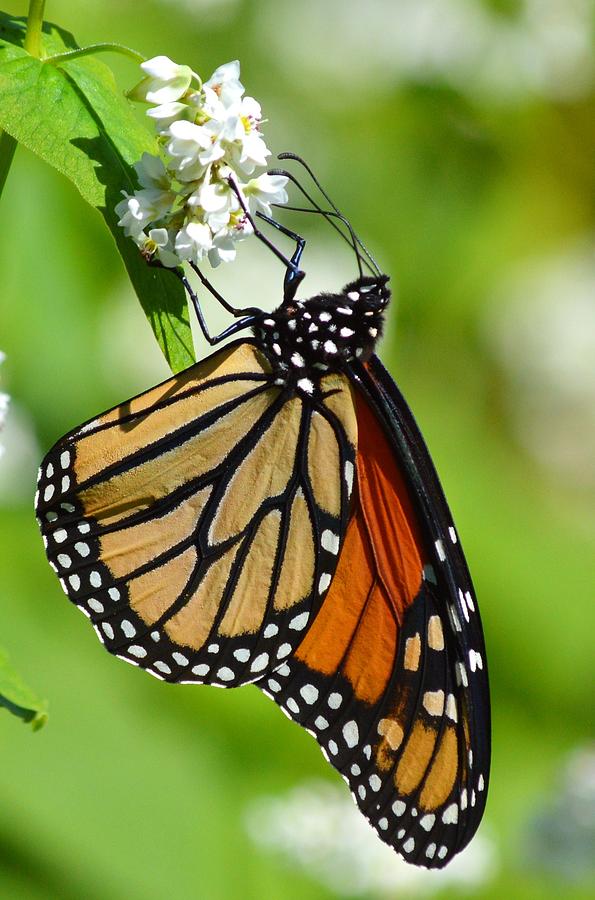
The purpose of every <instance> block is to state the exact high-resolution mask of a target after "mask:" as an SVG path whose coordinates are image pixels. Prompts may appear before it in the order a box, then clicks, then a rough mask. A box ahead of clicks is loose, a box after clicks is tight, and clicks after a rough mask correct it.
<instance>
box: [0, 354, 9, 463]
mask: <svg viewBox="0 0 595 900" xmlns="http://www.w3.org/2000/svg"><path fill="white" fill-rule="evenodd" d="M5 358H6V357H5V356H4V353H2V351H1V350H0V363H2V362H4V359H5ZM7 412H8V394H3V393H2V391H0V430H1V429H2V426H3V425H4V420H5V419H6V413H7ZM3 453H4V447H3V446H2V445H1V444H0V456H2V454H3Z"/></svg>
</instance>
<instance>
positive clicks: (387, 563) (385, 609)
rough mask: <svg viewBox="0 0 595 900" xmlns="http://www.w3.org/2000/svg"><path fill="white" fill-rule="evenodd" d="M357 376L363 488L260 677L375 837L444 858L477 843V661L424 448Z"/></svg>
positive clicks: (484, 758)
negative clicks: (338, 549) (284, 649)
mask: <svg viewBox="0 0 595 900" xmlns="http://www.w3.org/2000/svg"><path fill="white" fill-rule="evenodd" d="M359 374H360V385H361V388H360V390H358V392H357V400H356V406H357V418H358V455H357V490H356V491H355V493H354V502H355V509H354V512H353V515H352V518H351V520H350V523H349V526H348V529H347V534H346V537H345V543H344V546H343V550H342V554H341V558H340V560H339V565H338V567H337V571H336V573H335V577H334V580H333V583H332V586H331V588H330V590H329V592H328V594H327V596H326V598H325V600H324V602H323V605H322V608H321V609H320V611H319V612H318V614H317V616H316V618H315V619H314V620H313V621H312V623H311V624H310V626H309V628H308V631H307V633H306V634H305V636H304V639H303V641H302V643H301V644H300V646H299V647H298V648H297V650H296V652H295V653H294V654H293V655H292V656H291V657H289V658H288V659H287V660H286V661H285V663H284V664H283V666H282V667H281V668H279V669H277V671H276V672H274V673H273V674H272V675H270V676H269V677H268V678H266V679H263V680H262V681H261V682H259V683H258V686H259V687H261V688H262V689H263V690H264V691H265V692H266V693H267V694H268V695H269V696H271V697H272V698H273V699H274V700H275V701H276V702H277V703H279V704H280V705H281V707H282V708H283V710H284V711H285V712H286V713H287V714H288V715H289V716H290V717H291V718H293V719H295V720H296V721H297V722H299V723H300V724H301V725H303V726H304V727H305V728H307V729H308V730H309V731H310V732H311V733H312V734H313V735H314V737H316V739H317V740H318V742H319V743H320V745H321V747H322V750H323V753H324V755H325V756H326V758H327V759H328V760H329V761H330V762H331V763H332V765H333V766H335V768H337V769H338V770H339V771H340V772H341V774H342V775H343V777H344V778H345V780H346V781H347V782H348V784H349V786H350V789H351V791H352V793H353V796H354V799H355V801H356V803H357V804H358V806H359V807H360V809H361V810H362V812H363V813H364V815H366V817H367V818H368V819H369V821H370V822H371V824H372V825H373V826H374V827H375V828H376V830H377V832H378V834H379V835H380V837H381V838H382V840H384V841H385V842H387V843H388V844H390V845H391V846H393V847H394V848H395V849H396V850H397V851H398V852H400V853H402V854H403V856H404V857H405V858H406V859H408V860H409V861H410V862H416V863H417V864H419V865H424V866H428V867H440V866H443V865H445V864H446V863H447V862H448V861H449V860H450V859H451V858H452V856H453V855H454V854H455V853H457V852H458V851H459V850H460V849H462V847H463V846H464V845H465V844H466V843H467V842H468V840H469V839H470V838H471V836H472V834H473V833H474V831H475V829H476V827H477V824H478V822H479V819H480V818H481V812H482V810H483V806H484V803H485V789H486V787H487V767H488V760H489V755H487V754H486V751H485V748H484V745H483V743H482V742H483V741H484V732H483V731H480V733H479V734H478V731H477V729H478V728H480V729H483V728H484V727H485V723H478V721H477V719H474V708H475V705H476V704H477V703H478V702H479V701H480V699H481V697H480V696H479V695H480V694H482V693H483V687H484V685H483V681H484V680H485V670H484V669H479V668H478V667H477V666H476V667H475V670H474V671H473V673H471V672H468V671H467V668H465V669H462V668H461V666H462V665H463V662H464V660H463V656H464V653H465V652H466V650H465V648H464V646H463V644H462V643H461V635H462V634H465V627H466V625H467V621H466V619H465V618H464V616H463V617H462V619H461V622H459V625H460V626H461V630H460V631H457V628H456V624H455V623H456V622H458V619H455V618H454V614H453V606H454V609H455V610H456V609H457V605H456V597H457V596H458V594H455V592H454V588H453V587H452V586H451V576H450V575H446V574H445V572H444V571H443V569H444V565H443V566H442V569H440V568H439V566H440V564H441V563H442V564H443V563H444V560H442V556H445V555H446V554H445V552H443V547H442V545H441V544H438V546H437V545H436V541H437V540H439V539H438V537H436V535H435V534H434V533H433V532H432V531H431V530H430V531H429V530H428V527H427V524H426V519H427V517H428V515H430V513H431V510H429V509H428V508H427V506H426V505H425V503H426V501H425V500H424V501H423V502H422V501H421V500H420V497H419V495H418V492H417V488H416V482H415V476H416V472H419V471H420V465H421V463H422V462H423V465H424V471H423V477H424V479H426V481H427V478H428V477H429V476H428V471H429V470H428V471H426V468H427V466H430V467H431V462H430V461H429V456H427V451H425V446H424V445H423V443H422V442H421V438H419V442H418V441H417V438H418V435H419V433H418V432H417V429H416V428H415V425H414V423H413V420H412V419H411V420H410V421H409V420H408V421H407V434H406V435H405V436H404V438H403V440H404V441H406V445H404V444H400V443H398V442H397V439H396V437H395V436H394V431H395V430H396V429H397V428H399V427H401V426H400V423H399V421H397V418H396V414H397V412H398V411H399V410H400V408H401V404H403V405H404V401H403V400H402V398H400V399H399V398H397V399H395V397H396V395H391V398H392V399H391V398H389V397H388V396H387V397H385V396H384V395H383V393H382V392H381V388H380V386H379V385H377V383H376V380H375V378H374V374H373V370H372V371H371V372H370V371H368V370H367V369H364V368H363V367H361V369H360V373H359ZM385 378H386V379H388V378H389V376H388V375H385ZM386 383H387V382H385V383H383V390H387V388H386ZM395 390H396V388H395ZM389 404H392V405H389ZM383 410H385V411H386V416H385V415H383ZM409 415H410V414H409ZM413 428H415V431H413V430H412V429H413ZM414 449H415V452H416V453H418V454H419V455H420V457H421V458H420V459H417V458H415V457H414V456H413V450H414ZM431 472H432V473H433V467H431ZM433 477H434V478H435V477H436V476H435V474H434V475H433ZM430 484H431V485H432V482H430ZM436 484H437V481H436ZM439 490H440V489H439V486H438V487H437V489H436V491H435V492H434V493H433V495H432V497H431V502H432V503H434V504H437V505H439V507H440V510H439V515H440V521H441V525H440V527H442V525H443V524H444V523H442V518H444V520H445V521H446V519H448V521H449V522H450V517H449V514H448V509H447V507H446V503H445V501H444V500H443V497H442V494H441V492H440V494H438V493H437V491H439ZM436 515H438V513H436ZM446 527H447V528H448V526H446ZM447 534H448V531H447ZM451 544H452V542H451ZM453 546H454V545H453ZM439 550H440V552H439ZM458 553H460V550H459V549H458ZM461 557H462V554H461ZM456 559H457V560H458V556H457V557H456ZM464 573H466V567H464V560H463V563H462V564H461V563H460V560H459V562H458V563H457V576H456V577H457V578H458V583H459V587H460V589H461V590H462V592H463V597H465V594H466V593H468V594H469V596H472V595H471V593H470V591H471V590H472V589H471V585H470V581H469V579H468V575H467V576H466V578H463V575H464ZM453 577H454V576H453ZM457 590H458V588H457ZM471 602H472V603H473V600H472V601H471ZM466 608H467V607H466ZM456 614H457V615H458V613H456ZM461 616H462V613H461ZM478 627H480V626H478ZM482 646H483V645H482ZM467 655H468V652H467ZM472 674H473V675H477V677H478V685H477V691H476V692H475V694H474V691H473V689H472V690H470V688H469V685H470V683H471V682H470V678H471V675H472ZM478 692H479V693H478ZM474 757H475V758H474Z"/></svg>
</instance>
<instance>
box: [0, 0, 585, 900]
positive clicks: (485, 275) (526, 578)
mask: <svg viewBox="0 0 595 900" xmlns="http://www.w3.org/2000/svg"><path fill="white" fill-rule="evenodd" d="M5 9H6V11H8V12H11V13H15V14H24V13H25V12H26V9H25V4H24V3H16V2H15V3H8V4H5ZM46 17H47V18H48V19H50V20H52V21H54V22H56V23H57V24H59V25H61V26H63V27H65V28H67V29H69V30H71V31H72V32H73V33H74V34H75V36H76V38H77V40H78V42H79V43H80V44H81V45H84V44H88V43H92V42H96V41H102V40H103V41H120V42H122V43H124V44H127V45H129V46H132V47H134V48H135V49H137V50H139V51H141V52H142V53H144V54H145V55H146V56H147V57H149V56H153V55H156V54H161V53H164V54H167V55H169V56H170V57H172V58H173V59H175V60H176V61H179V62H184V63H188V64H190V65H192V66H193V68H195V69H196V70H197V71H198V72H200V73H201V74H202V75H203V77H208V76H209V75H210V73H211V71H212V70H213V69H214V68H215V67H216V66H218V65H219V64H221V63H222V62H226V61H228V60H231V59H234V58H239V59H240V60H241V63H242V80H243V82H244V84H245V85H246V87H247V93H248V94H252V95H254V96H256V97H257V98H258V99H259V100H260V101H261V102H262V104H263V107H264V112H265V115H266V117H267V118H268V119H269V120H270V121H269V123H268V124H267V126H266V138H267V142H268V144H269V146H270V147H271V148H272V149H273V150H274V151H281V150H285V149H292V150H294V151H296V152H299V153H301V154H302V155H304V156H305V157H306V158H307V159H308V161H309V162H310V163H311V165H312V166H313V167H314V169H315V170H316V172H317V173H318V174H319V176H320V178H321V179H322V181H323V182H324V183H325V184H326V185H327V186H328V188H329V190H330V192H331V194H332V196H333V197H334V199H335V200H336V202H337V203H338V204H339V205H340V206H341V208H342V209H343V211H344V212H345V213H346V214H347V215H348V216H349V217H350V219H351V221H352V222H353V224H354V226H355V227H356V229H357V230H358V232H359V233H360V235H361V236H362V237H363V239H364V240H365V241H366V242H367V243H368V244H369V245H370V247H371V248H372V250H373V251H374V253H375V254H376V255H377V257H378V258H379V261H380V263H381V265H382V267H383V268H384V269H385V270H386V271H388V272H389V273H390V274H391V276H392V279H393V287H394V290H395V296H396V302H395V304H394V305H393V307H392V310H391V320H390V323H389V328H388V333H387V336H386V338H385V340H384V343H383V346H382V349H381V355H382V357H383V359H384V361H385V362H386V364H387V365H388V366H389V368H390V370H391V371H392V373H393V375H394V376H395V378H396V380H397V381H398V383H399V384H400V386H401V388H402V389H403V391H404V393H405V395H406V396H407V398H408V400H409V402H410V404H411V406H412V408H413V410H414V412H415V414H416V416H417V418H418V421H419V423H420V425H421V427H422V430H423V432H424V434H425V436H426V438H427V440H428V443H429V446H430V448H431V450H432V454H433V457H434V460H435V462H436V465H437V467H438V470H439V472H440V474H441V477H442V480H443V483H444V487H445V490H446V493H447V496H448V497H449V500H450V503H451V506H452V509H453V513H454V516H455V521H456V523H457V527H458V530H459V533H460V535H461V538H462V541H463V543H464V546H465V549H466V553H467V556H468V561H469V565H470V568H471V571H472V573H473V577H474V580H475V584H476V588H477V593H478V595H479V599H480V604H481V611H482V616H483V622H484V628H485V632H486V642H487V646H488V652H489V664H490V671H491V681H492V691H493V712H494V765H493V777H492V783H491V790H490V797H489V802H488V808H487V813H486V817H485V824H484V825H483V826H482V829H481V832H480V835H479V837H478V841H480V842H481V844H478V846H481V848H482V853H481V854H480V855H479V856H478V855H477V854H476V855H475V856H473V855H472V854H471V852H470V853H469V856H468V857H467V859H468V862H465V857H463V858H462V860H461V863H460V866H459V869H460V875H458V876H457V877H456V878H455V877H454V876H452V877H451V878H450V879H449V878H447V877H446V876H444V877H442V876H438V877H436V878H434V879H428V878H425V877H424V876H423V875H421V876H419V877H418V876H417V874H415V876H413V875H411V874H410V873H409V874H408V870H406V869H405V868H403V869H401V872H402V873H403V874H402V880H401V881H399V877H400V876H399V875H398V874H397V875H396V876H395V881H394V883H393V882H391V881H390V879H388V882H387V883H386V884H384V885H383V882H382V879H381V878H380V879H379V878H377V877H376V874H377V873H375V870H374V863H373V861H374V860H375V858H376V857H375V856H374V850H375V848H374V847H373V846H372V844H370V845H369V847H370V848H371V849H369V851H368V850H366V847H365V846H364V844H365V841H364V842H363V843H362V848H361V853H362V859H361V861H358V860H359V858H358V859H355V863H354V864H355V865H360V863H361V867H362V869H361V870H362V872H364V873H367V874H366V875H365V877H364V876H362V878H361V879H360V880H359V882H357V880H356V881H354V887H352V888H351V889H349V888H348V887H346V886H345V885H343V886H341V885H340V884H337V883H334V882H333V879H332V878H329V877H324V873H322V874H321V869H324V865H323V866H322V867H321V866H320V865H319V866H318V868H317V867H316V866H313V865H311V864H310V863H311V859H309V857H308V854H307V853H305V852H298V850H299V848H298V849H295V852H294V851H293V850H292V841H293V840H295V843H296V846H297V845H299V841H300V833H301V832H303V831H304V830H307V829H308V827H309V826H310V824H312V823H311V818H312V817H313V816H315V815H319V814H317V813H315V811H313V810H311V809H309V807H307V805H306V807H304V810H303V811H302V812H303V815H302V821H301V822H299V823H298V824H297V825H296V827H295V832H294V833H293V837H292V833H291V830H290V832H289V837H287V835H286V836H285V838H284V839H283V840H281V839H280V840H279V841H276V839H275V836H274V834H272V835H271V834H269V837H268V838H266V839H265V838H263V837H262V836H261V838H259V836H258V834H256V835H255V834H254V831H255V828H254V825H253V824H252V826H251V827H249V826H247V824H246V822H247V821H248V822H252V823H254V817H255V815H256V820H257V822H258V815H259V814H260V813H258V815H257V814H256V813H255V812H254V811H255V810H258V809H261V807H262V804H263V803H264V802H265V801H263V799H262V798H263V797H266V796H269V795H270V796H272V797H275V798H276V800H275V802H276V803H278V804H279V803H280V804H281V808H283V803H284V802H286V803H287V816H286V821H287V823H288V827H289V828H290V826H291V822H292V821H293V820H292V816H293V815H294V812H295V810H294V811H293V812H292V811H291V804H290V803H289V800H287V797H288V794H289V792H291V791H292V790H295V789H296V787H297V788H299V787H300V785H302V784H304V783H305V782H309V781H311V780H312V779H324V780H325V781H326V782H329V783H332V784H338V786H339V789H341V791H342V793H344V794H345V796H347V797H348V793H347V791H346V789H344V786H343V785H342V782H340V780H339V779H338V776H336V773H333V772H332V770H331V769H330V767H329V766H328V765H327V764H326V763H325V762H324V760H323V758H322V756H321V754H320V752H319V750H318V748H317V745H316V744H315V742H314V741H313V740H312V738H311V737H310V736H309V735H308V734H306V733H305V732H302V731H301V730H300V729H299V728H297V727H295V726H294V725H292V724H291V723H290V722H288V721H287V720H286V719H285V718H284V717H283V716H282V715H281V714H280V712H279V710H278V709H277V708H276V707H275V706H274V705H273V704H272V703H270V701H268V700H267V699H266V698H265V697H264V696H261V695H260V694H259V692H258V691H257V690H256V689H254V688H244V689H241V690H238V691H217V690H214V689H209V688H196V689H192V688H190V687H173V686H168V685H165V684H162V683H159V682H157V681H155V680H153V679H151V678H147V677H146V675H144V674H143V673H141V672H139V671H138V670H135V669H133V668H131V667H129V666H125V665H124V664H121V663H120V662H119V661H117V660H115V659H113V658H111V657H109V656H108V654H106V653H105V652H104V651H103V649H102V648H101V646H100V645H99V642H98V641H97V640H96V639H95V637H94V635H93V633H92V632H91V630H90V629H89V626H88V624H87V622H86V620H85V619H84V618H83V617H82V616H80V615H79V614H78V613H77V612H76V610H75V609H74V608H73V607H71V606H70V604H68V603H67V602H66V601H65V598H64V597H63V595H62V593H61V590H60V587H59V585H58V583H57V580H56V579H55V577H54V575H53V573H52V572H51V570H50V568H49V566H48V565H47V563H46V561H45V556H44V553H43V547H42V544H41V540H40V538H39V534H38V532H37V527H36V524H35V520H34V516H33V510H32V501H33V494H34V490H35V469H36V466H37V464H38V462H39V461H40V459H41V456H42V453H43V452H44V451H45V450H47V449H48V448H49V446H50V445H51V444H52V443H53V442H54V440H55V439H57V438H58V437H59V436H60V435H61V434H62V433H63V432H64V431H65V430H67V429H70V428H71V427H73V426H74V425H76V424H78V423H79V422H81V421H83V420H85V419H87V418H89V417H90V416H93V415H95V414H96V413H97V412H98V411H100V410H102V409H104V408H106V407H108V406H110V405H112V404H115V403H117V402H120V401H122V400H123V399H125V398H127V397H128V396H130V395H131V394H133V393H135V392H138V391H140V390H142V389H144V388H146V387H149V386H150V385H151V384H153V383H155V382H156V381H158V380H160V379H161V378H163V377H165V375H166V374H167V371H166V368H165V364H164V362H163V360H162V359H161V357H160V354H159V351H158V349H157V346H156V344H155V343H154V341H153V339H152V337H151V333H150V330H149V327H148V325H147V324H146V321H145V319H144V317H143V315H142V313H141V311H140V307H139V305H138V303H137V301H136V299H135V297H134V295H133V293H132V290H131V288H130V286H129V284H128V283H127V280H126V277H125V274H124V271H123V267H122V265H121V263H120V261H119V258H118V257H117V254H116V252H115V248H114V246H113V244H112V240H111V238H110V236H109V234H108V233H107V231H106V230H105V228H104V225H103V223H102V221H101V220H100V218H99V216H98V215H97V214H96V213H94V212H93V211H92V210H90V209H89V208H88V207H87V206H86V205H85V204H84V203H83V201H82V200H81V199H80V197H79V196H78V195H77V193H76V192H75V190H74V188H73V187H72V186H71V185H70V184H69V183H68V182H66V180H65V179H63V178H61V177H60V176H58V175H57V174H56V173H55V172H54V171H52V170H50V169H49V168H47V167H46V166H44V165H43V164H41V163H40V162H39V161H38V160H37V159H36V158H35V157H34V156H32V155H31V154H30V153H28V152H26V151H25V150H23V149H22V148H19V149H18V151H17V154H16V157H15V162H14V165H13V168H12V170H11V172H10V175H9V179H8V182H7V186H6V189H5V192H4V195H3V196H2V201H1V211H2V237H1V239H0V272H1V288H0V291H1V305H0V349H2V350H3V351H4V352H5V353H6V354H7V360H6V362H5V363H4V365H3V366H2V372H1V376H2V387H3V389H4V390H7V391H8V392H9V393H10V394H11V396H12V410H11V414H10V417H9V420H8V423H7V428H6V431H5V434H4V436H3V438H2V443H4V444H5V446H6V453H5V456H4V458H3V460H2V461H0V593H1V602H0V635H1V641H2V644H3V645H4V646H5V647H6V649H7V650H9V652H10V653H11V656H12V658H13V661H15V662H16V663H17V664H18V667H19V668H20V670H21V672H22V673H23V675H24V676H25V677H26V678H27V680H28V681H29V682H30V683H31V684H32V685H34V686H35V687H36V688H37V689H38V691H39V693H41V694H42V695H43V696H44V697H46V698H48V700H49V703H50V721H49V724H48V726H47V727H46V728H45V729H44V730H42V731H41V732H39V733H36V734H33V733H32V732H31V730H30V729H29V728H28V727H26V726H23V725H22V724H20V723H19V722H18V721H17V720H16V719H13V718H12V717H11V716H9V715H8V713H1V714H0V732H1V747H2V749H1V751H0V752H1V755H0V759H1V761H2V764H1V765H0V897H2V898H4V897H7V898H12V897H18V898H27V900H29V898H30V900H49V898H52V900H53V898H59V900H75V898H76V900H79V898H85V900H96V898H97V900H99V898H109V900H125V898H126V900H133V898H141V897H142V898H145V900H164V898H169V897H178V898H184V900H186V898H189V900H190V898H200V900H202V898H206V900H211V898H216V900H219V898H222V900H223V898H224V900H227V898H232V900H235V898H284V900H285V898H287V900H293V898H300V900H301V898H323V900H324V898H327V897H333V896H336V895H337V894H338V895H340V896H345V897H350V896H357V897H359V896H363V897H367V896H370V897H377V896H381V897H393V896H394V897H397V896H405V897H409V896H412V897H413V896H417V895H420V894H421V895H425V894H427V893H432V894H437V895H439V896H447V897H459V896H463V895H464V896H467V895H469V896H474V897H481V898H500V897H503V896H507V897H514V898H554V897H561V898H575V897H576V898H579V897H590V896H595V889H594V887H593V881H590V880H589V878H590V876H591V877H592V875H593V870H592V868H591V869H590V868H589V840H590V837H592V836H593V833H594V824H593V804H591V806H590V807H589V804H588V803H587V802H586V801H587V800H588V798H589V797H591V799H593V791H594V787H593V786H594V784H595V761H594V760H595V758H594V755H593V750H592V749H591V750H590V749H589V741H590V740H592V722H590V720H589V719H590V712H591V709H592V683H593V682H592V656H593V650H592V647H593V633H594V630H593V625H594V622H593V618H594V617H593V593H594V587H595V571H594V567H593V559H594V557H595V554H594V550H595V527H594V526H595V504H594V502H593V501H594V499H595V463H594V460H595V256H594V253H593V237H594V233H595V206H594V200H595V159H594V151H595V116H594V113H595V44H594V41H593V35H594V29H595V24H594V21H595V3H594V2H593V0H572V2H571V0H539V2H537V0H485V2H481V0H468V2H465V0H371V2H368V3H366V4H361V3H358V2H356V0H341V2H339V0H330V2H325V3H320V2H319V0H300V2H297V0H253V2H250V0H186V2H183V0H177V2H176V0H145V2H143V3H142V4H139V3H123V2H115V0H104V2H102V3H101V4H97V3H92V2H90V0H79V2H76V3H75V2H73V0H62V2H58V0H53V2H48V4H47V9H46ZM104 58H105V59H107V58H106V57H104ZM109 61H110V63H111V62H113V66H114V69H115V71H116V72H117V75H118V79H119V83H120V84H121V86H122V89H125V88H127V87H129V86H131V85H132V84H133V83H134V82H135V81H136V80H137V70H136V69H135V67H134V66H133V65H132V64H131V63H130V62H128V61H122V60H121V59H119V58H113V59H112V58H110V60H109ZM291 221H293V223H294V224H296V223H295V220H291ZM299 226H300V230H301V231H302V233H305V234H306V236H307V237H308V249H307V253H306V256H305V259H304V262H305V266H306V269H307V270H308V273H309V275H308V279H307V282H306V285H305V289H307V292H308V293H314V292H315V291H316V290H317V289H319V288H321V287H325V288H333V287H334V288H337V287H338V286H339V285H342V284H343V283H344V282H345V281H346V280H348V279H349V278H351V277H352V274H353V272H352V263H351V261H350V259H349V257H348V255H347V254H346V253H345V251H344V250H343V249H342V248H340V247H339V245H338V243H337V241H335V240H333V238H332V232H331V231H330V229H325V228H324V227H323V225H321V224H320V223H319V222H316V221H306V220H304V219H302V220H300V222H299ZM239 256H240V261H239V262H238V264H237V266H232V267H229V268H228V269H227V270H226V271H225V272H221V273H220V274H218V279H219V280H218V282H217V283H218V285H220V286H223V288H224V290H225V292H226V293H227V295H228V296H229V297H230V298H233V297H236V298H242V302H244V300H245V302H246V303H252V302H255V301H258V302H260V301H261V299H262V298H264V300H263V302H267V303H274V302H275V300H276V299H278V298H279V296H280V293H279V292H280V285H281V272H280V270H279V267H278V266H277V265H276V264H275V262H274V261H271V260H269V259H268V257H267V256H266V255H265V254H263V253H261V252H260V249H259V248H254V247H252V246H251V245H250V243H247V244H243V245H241V246H240V252H239ZM200 352H203V349H202V348H200ZM591 748H592V745H591ZM589 791H590V794H589ZM284 798H286V799H284ZM349 802H350V801H349ZM259 804H261V806H259ZM265 805H266V804H265ZM269 812H270V809H269ZM262 815H263V816H264V815H265V812H262ZM309 817H310V818H309ZM298 818H299V816H298ZM271 823H272V824H271ZM314 824H316V823H314ZM316 827H321V823H320V822H318V823H317V825H316ZM267 828H268V829H269V831H271V830H272V831H273V832H274V831H275V829H274V819H272V820H270V821H269V822H268V825H267V826H266V827H265V826H264V825H263V834H264V832H266V830H267ZM256 832H258V827H256ZM370 835H371V840H372V842H373V843H376V841H375V839H374V836H373V835H372V832H370ZM366 846H368V845H367V844H366ZM472 848H473V845H472ZM472 848H471V849H472ZM333 852H334V851H333V849H332V848H331V849H329V851H328V855H329V859H328V860H327V861H326V862H327V863H328V865H327V869H329V870H332V867H333V865H337V859H340V856H337V855H336V854H335V856H336V858H335V859H334V861H333ZM338 852H339V851H338V850H337V853H338ZM358 852H359V851H358ZM366 853H368V857H366ZM356 856H357V854H356ZM392 859H393V857H392V855H389V856H388V857H387V856H382V862H381V863H379V864H378V865H379V866H380V867H381V868H382V870H383V872H384V873H385V874H386V872H388V871H389V869H390V866H391V865H392ZM591 865H592V864H591ZM453 871H454V870H453ZM366 879H367V880H366Z"/></svg>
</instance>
